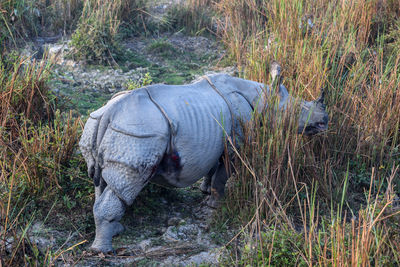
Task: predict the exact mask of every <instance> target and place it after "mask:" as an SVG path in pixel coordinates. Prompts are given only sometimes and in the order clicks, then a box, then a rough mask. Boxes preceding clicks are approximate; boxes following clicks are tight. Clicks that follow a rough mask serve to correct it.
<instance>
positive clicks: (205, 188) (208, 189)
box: [200, 180, 211, 195]
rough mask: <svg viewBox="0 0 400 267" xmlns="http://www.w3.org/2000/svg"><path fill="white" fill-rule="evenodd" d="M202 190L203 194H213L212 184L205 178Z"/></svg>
mask: <svg viewBox="0 0 400 267" xmlns="http://www.w3.org/2000/svg"><path fill="white" fill-rule="evenodd" d="M200 191H201V192H202V193H203V194H206V195H210V194H211V184H210V183H208V182H207V181H206V180H204V181H203V182H202V183H201V185H200Z"/></svg>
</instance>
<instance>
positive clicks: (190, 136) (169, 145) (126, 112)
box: [79, 63, 328, 252]
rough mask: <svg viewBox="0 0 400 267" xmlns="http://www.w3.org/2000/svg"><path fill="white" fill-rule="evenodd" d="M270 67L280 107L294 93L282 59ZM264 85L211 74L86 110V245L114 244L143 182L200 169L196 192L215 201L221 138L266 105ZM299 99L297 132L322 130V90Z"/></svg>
mask: <svg viewBox="0 0 400 267" xmlns="http://www.w3.org/2000/svg"><path fill="white" fill-rule="evenodd" d="M271 69H272V72H271V74H272V76H273V80H275V81H278V83H276V82H275V83H273V84H278V86H277V88H278V89H277V90H276V91H277V92H279V96H280V107H281V108H285V106H286V104H287V103H288V102H290V101H291V99H292V98H291V96H289V94H288V91H287V90H286V88H285V87H284V86H283V85H282V84H280V82H279V80H280V79H279V78H278V77H279V74H280V66H279V65H278V64H276V63H273V64H272V66H271ZM269 91H270V87H268V86H264V84H262V83H258V82H254V81H249V80H244V79H240V78H235V77H231V76H229V75H226V74H217V75H212V76H209V77H204V78H203V79H201V80H199V81H197V82H194V83H192V84H188V85H179V86H177V85H164V84H156V85H151V86H148V87H144V88H140V89H137V90H134V91H130V92H127V93H122V94H119V95H117V96H115V97H114V98H112V99H111V100H110V101H109V102H108V103H107V104H106V105H105V106H103V107H102V108H100V109H98V110H97V111H95V112H93V113H92V114H90V117H89V119H88V120H87V122H86V125H85V128H84V131H83V134H82V138H81V140H80V143H79V145H80V149H81V151H82V154H83V156H84V157H85V160H86V162H87V165H88V172H89V176H90V177H91V178H93V179H94V184H95V198H96V199H95V203H94V207H93V213H94V218H95V224H96V237H95V240H94V242H93V244H92V249H93V250H97V251H102V252H108V251H110V250H112V245H111V241H112V237H113V236H114V235H116V234H118V233H120V232H121V231H122V230H123V226H122V225H121V224H120V223H119V221H120V219H121V217H122V216H123V214H124V212H125V207H126V206H129V205H131V204H132V203H133V201H134V199H135V198H136V196H137V195H138V193H139V192H140V191H141V190H142V188H143V187H144V186H145V185H146V184H147V183H148V182H154V183H158V184H161V185H168V186H175V187H186V186H189V185H191V184H193V183H195V182H196V181H197V180H199V179H200V178H202V177H204V176H205V180H204V182H203V184H202V186H201V188H202V191H206V192H207V191H208V192H210V193H211V196H210V200H209V204H210V205H211V206H213V205H215V203H216V201H218V200H219V199H220V198H221V197H222V195H223V193H224V187H225V183H226V180H227V173H226V171H225V166H224V164H223V161H222V160H220V159H221V157H222V154H223V151H224V144H225V143H224V142H225V141H224V139H225V137H226V136H230V135H232V134H233V133H234V131H235V130H237V131H238V132H240V129H238V128H240V122H239V121H241V120H244V121H249V120H250V119H251V116H252V112H253V111H254V109H257V110H258V111H261V110H262V109H263V108H265V105H266V99H267V97H268V96H269V94H270V92H269ZM271 91H272V90H271ZM301 105H302V110H301V114H300V117H299V122H298V131H299V132H300V133H304V134H307V135H310V134H315V133H318V132H321V131H324V130H326V129H327V123H328V116H327V114H326V112H325V107H324V104H323V99H322V97H321V98H320V99H318V100H316V101H310V102H306V101H302V103H301ZM236 138H237V137H236ZM210 187H211V190H210Z"/></svg>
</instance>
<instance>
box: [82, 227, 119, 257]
mask: <svg viewBox="0 0 400 267" xmlns="http://www.w3.org/2000/svg"><path fill="white" fill-rule="evenodd" d="M104 224H106V225H104ZM124 229H125V228H124V226H123V225H122V224H120V223H119V222H111V223H110V222H104V223H103V225H102V227H101V226H100V227H99V229H98V230H97V231H96V238H95V240H94V241H93V244H92V246H91V247H90V249H91V250H92V251H95V252H103V253H108V252H111V251H113V248H112V243H111V240H112V237H113V236H116V235H118V234H119V233H121V232H123V231H124Z"/></svg>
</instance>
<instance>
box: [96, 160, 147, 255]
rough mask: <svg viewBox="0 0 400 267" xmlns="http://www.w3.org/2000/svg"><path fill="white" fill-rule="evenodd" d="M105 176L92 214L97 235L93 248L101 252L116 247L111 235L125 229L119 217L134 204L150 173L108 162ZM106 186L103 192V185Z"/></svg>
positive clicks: (104, 171)
mask: <svg viewBox="0 0 400 267" xmlns="http://www.w3.org/2000/svg"><path fill="white" fill-rule="evenodd" d="M102 176H103V178H102V179H101V183H100V185H99V186H98V187H96V188H95V189H96V193H97V194H100V195H99V196H98V197H96V201H95V203H94V206H93V215H94V220H95V224H96V237H95V240H94V242H93V244H92V246H91V249H92V250H94V251H98V252H109V251H112V250H113V247H112V238H113V236H115V235H117V234H119V233H120V232H122V231H123V230H124V227H123V226H122V224H121V223H119V221H120V220H121V218H122V216H123V215H124V213H125V209H126V207H127V206H129V205H132V203H133V201H134V200H135V198H136V196H137V195H138V194H139V192H140V191H141V190H142V189H143V187H144V186H145V185H146V184H147V182H148V180H149V178H150V176H151V173H150V171H149V170H148V169H145V170H144V171H140V172H137V171H133V170H130V169H129V168H127V167H123V166H121V165H119V164H115V163H111V164H106V167H105V168H104V169H103V171H102ZM102 186H105V189H104V191H103V192H101V193H100V191H101V187H102Z"/></svg>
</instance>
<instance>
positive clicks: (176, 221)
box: [167, 217, 181, 226]
mask: <svg viewBox="0 0 400 267" xmlns="http://www.w3.org/2000/svg"><path fill="white" fill-rule="evenodd" d="M180 221H181V218H178V217H172V218H170V219H169V220H168V223H167V224H168V226H177V225H178V224H179V223H180Z"/></svg>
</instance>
